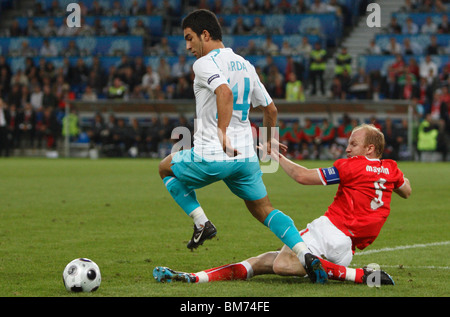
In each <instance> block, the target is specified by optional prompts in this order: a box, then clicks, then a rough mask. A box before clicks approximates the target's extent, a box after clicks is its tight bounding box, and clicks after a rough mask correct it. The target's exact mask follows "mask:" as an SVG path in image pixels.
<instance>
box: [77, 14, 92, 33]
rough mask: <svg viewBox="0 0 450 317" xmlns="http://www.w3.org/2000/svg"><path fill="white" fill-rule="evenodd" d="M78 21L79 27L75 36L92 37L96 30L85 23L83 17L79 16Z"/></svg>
mask: <svg viewBox="0 0 450 317" xmlns="http://www.w3.org/2000/svg"><path fill="white" fill-rule="evenodd" d="M80 20H81V21H80V24H81V26H80V27H79V28H78V33H77V36H94V35H95V32H96V30H95V29H94V27H93V26H91V25H90V24H89V23H87V22H86V19H85V18H84V15H81V18H80Z"/></svg>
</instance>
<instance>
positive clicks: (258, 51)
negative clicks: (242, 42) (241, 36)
mask: <svg viewBox="0 0 450 317" xmlns="http://www.w3.org/2000/svg"><path fill="white" fill-rule="evenodd" d="M263 53H264V52H263V50H262V48H260V47H259V46H257V45H256V43H255V41H254V40H252V39H249V40H248V42H247V46H245V47H242V48H240V49H239V54H240V55H242V56H254V55H263Z"/></svg>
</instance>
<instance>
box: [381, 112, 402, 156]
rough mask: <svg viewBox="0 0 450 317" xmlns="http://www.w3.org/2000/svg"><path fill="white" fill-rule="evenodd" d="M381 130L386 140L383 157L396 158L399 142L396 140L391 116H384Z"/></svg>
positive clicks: (396, 134) (395, 130)
mask: <svg viewBox="0 0 450 317" xmlns="http://www.w3.org/2000/svg"><path fill="white" fill-rule="evenodd" d="M381 131H382V132H383V134H384V139H385V142H386V145H385V147H384V153H383V158H384V159H392V160H398V152H399V148H400V144H399V142H398V141H399V140H398V131H397V129H396V127H395V126H394V124H393V122H392V119H391V118H389V117H388V118H386V120H385V121H384V124H383V126H382V129H381Z"/></svg>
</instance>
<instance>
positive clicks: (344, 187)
mask: <svg viewBox="0 0 450 317" xmlns="http://www.w3.org/2000/svg"><path fill="white" fill-rule="evenodd" d="M319 172H320V173H319V175H320V176H321V178H322V181H323V183H324V184H325V185H329V184H337V183H339V188H338V190H337V193H336V196H335V197H334V201H333V203H332V204H331V205H330V206H329V207H328V210H327V212H326V213H325V216H327V217H328V218H329V219H330V221H331V222H332V223H333V224H334V225H335V226H336V227H337V228H338V229H340V230H341V231H342V232H343V233H344V234H346V235H347V236H349V237H350V238H351V239H352V242H353V249H355V247H357V248H358V249H360V250H362V249H364V248H366V247H367V246H368V245H370V244H371V243H372V242H373V241H374V240H375V239H376V237H377V236H378V234H379V232H380V230H381V227H382V226H383V224H384V223H385V221H386V219H387V217H388V216H389V213H390V210H391V207H390V204H391V196H392V191H393V190H394V189H395V188H399V187H401V186H402V185H403V184H404V178H403V173H402V172H401V171H400V169H399V168H398V167H397V163H396V162H395V161H393V160H379V159H368V158H367V157H365V156H355V157H352V158H348V159H339V160H337V161H336V162H335V163H334V164H333V167H330V168H321V169H319Z"/></svg>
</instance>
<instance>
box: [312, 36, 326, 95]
mask: <svg viewBox="0 0 450 317" xmlns="http://www.w3.org/2000/svg"><path fill="white" fill-rule="evenodd" d="M326 57H327V52H326V51H325V50H324V49H323V48H322V44H321V43H320V42H319V41H317V42H316V43H315V44H314V49H313V50H312V51H311V54H310V76H311V83H312V92H311V94H312V95H316V93H317V80H318V81H319V85H320V86H319V87H320V91H321V92H322V95H325V80H324V77H323V76H324V73H325V68H326Z"/></svg>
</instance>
